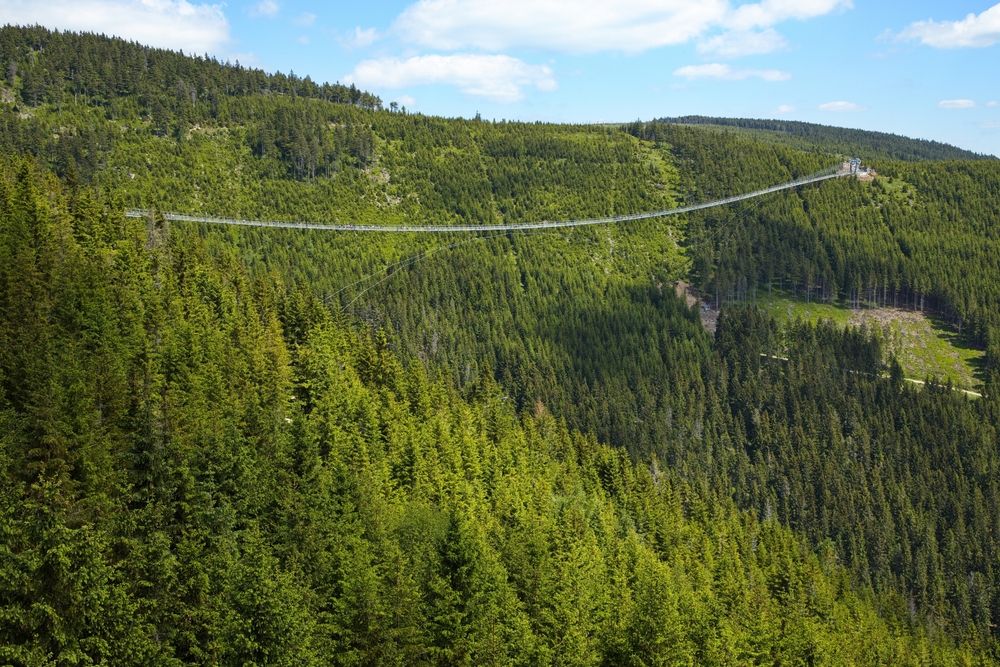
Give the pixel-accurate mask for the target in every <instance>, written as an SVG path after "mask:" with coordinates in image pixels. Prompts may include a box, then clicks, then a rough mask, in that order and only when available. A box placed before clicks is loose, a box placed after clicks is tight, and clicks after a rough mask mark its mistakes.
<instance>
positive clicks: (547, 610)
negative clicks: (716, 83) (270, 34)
mask: <svg viewBox="0 0 1000 667" xmlns="http://www.w3.org/2000/svg"><path fill="white" fill-rule="evenodd" d="M0 63H2V65H3V67H4V68H5V69H4V71H5V75H6V78H5V80H4V82H3V83H2V84H0V95H2V102H0V152H2V158H0V424H2V427H0V475H2V476H3V480H4V483H3V484H2V485H0V536H2V537H0V619H2V622H0V662H4V663H12V664H73V663H76V664H90V663H110V664H130V663H142V664H149V663H152V664H161V663H169V664H174V663H187V662H192V663H210V664H219V663H222V664H232V663H245V664H264V663H280V664H329V663H335V664H449V665H450V664H512V663H517V664H580V665H584V664H608V665H612V664H613V665H618V664H635V665H640V664H719V665H726V664H956V665H965V664H993V663H995V662H996V661H998V660H1000V643H998V634H997V630H996V624H997V622H998V621H997V619H998V618H1000V562H998V561H997V554H998V553H1000V544H998V540H1000V511H998V508H1000V447H998V443H1000V437H998V427H1000V403H998V399H997V386H998V385H997V383H998V382H1000V375H998V373H1000V369H998V367H997V363H998V359H1000V333H998V332H1000V282H998V276H1000V265H998V264H997V262H998V261H1000V260H998V259H997V258H998V257H1000V247H997V245H998V239H1000V236H998V234H1000V231H998V230H1000V226H998V222H1000V210H998V203H997V202H998V201H1000V163H998V162H997V161H996V160H980V159H972V158H974V157H977V156H972V155H966V154H963V153H962V152H961V151H959V150H958V149H954V148H952V147H948V146H944V145H940V144H936V145H929V144H928V143H927V142H917V141H913V140H908V139H904V138H901V137H891V138H886V137H885V136H882V135H879V136H876V135H875V134H874V133H857V132H847V131H841V130H836V129H832V128H825V129H822V128H818V127H809V128H799V127H785V126H781V127H778V126H776V125H773V124H772V125H769V124H766V123H761V124H753V123H747V122H743V121H734V122H732V123H724V122H722V121H720V120H719V119H711V120H712V123H711V124H710V125H702V124H698V123H695V122H692V121H691V119H687V120H685V121H684V122H683V123H673V122H661V121H656V122H650V123H643V122H637V123H633V124H628V125H624V126H622V127H608V126H588V125H579V126H570V125H551V124H541V123H493V122H483V121H480V120H461V119H452V120H449V119H441V118H434V117H427V116H422V115H419V114H410V113H406V112H405V111H402V110H393V111H389V110H385V109H382V108H381V104H380V101H379V100H378V99H377V98H376V97H374V96H372V95H370V94H368V93H365V92H363V91H358V90H357V89H353V88H346V87H344V86H339V85H330V84H316V83H314V82H312V81H310V80H309V79H308V78H299V77H296V76H294V75H290V74H289V75H280V74H265V73H263V72H259V71H255V70H251V69H247V68H244V67H241V66H238V65H230V64H223V63H219V62H216V61H214V60H213V59H211V58H199V57H189V56H184V55H182V54H175V53H171V52H167V51H161V50H155V49H149V48H146V47H143V46H141V45H137V44H132V43H127V42H123V41H121V40H116V39H108V38H105V37H100V36H93V35H76V34H71V33H56V32H50V31H47V30H44V29H41V28H12V27H7V28H3V29H0ZM722 125H732V127H722ZM847 149H850V150H847ZM855 149H857V150H855ZM855 153H858V154H862V156H863V157H865V159H866V161H868V162H870V163H871V164H872V165H873V166H874V167H875V168H876V169H877V171H878V174H879V176H878V178H876V179H875V180H874V181H871V182H859V181H857V180H853V179H837V180H834V181H830V182H825V183H822V184H818V185H815V186H809V187H805V188H800V189H797V190H794V191H790V192H786V193H779V194H774V195H769V196H768V197H766V198H763V199H759V200H753V201H750V202H744V203H741V204H738V205H735V206H733V207H730V208H725V209H713V210H709V211H704V212H699V213H695V214H691V215H689V216H687V217H684V218H682V217H675V218H668V219H664V220H650V221H644V222H637V223H629V224H624V225H618V226H610V227H600V228H587V229H576V230H559V231H556V232H545V233H532V234H527V233H525V234H493V235H473V236H462V237H458V236H445V237H443V238H429V237H422V236H395V235H392V236H391V237H382V236H379V237H373V236H365V235H361V234H351V233H345V234H323V233H319V232H316V231H308V230H277V229H265V230H261V229H247V228H238V229H236V228H219V227H210V226H207V225H199V224H194V223H167V222H165V221H164V220H163V218H162V216H160V215H158V214H154V215H152V216H150V218H149V219H129V218H126V217H124V211H125V209H126V208H130V207H139V208H149V209H154V210H157V211H177V212H185V213H207V214H215V215H230V216H241V217H251V218H263V217H268V218H275V219H288V220H315V221H324V220H331V221H332V220H338V221H343V222H359V223H367V224H385V225H392V224H401V223H404V222H405V223H408V224H419V223H431V222H433V223H435V224H442V223H445V224H446V223H449V222H455V223H458V222H461V223H473V224H475V223H490V222H499V221H534V220H543V219H549V220H556V219H561V218H570V217H578V216H592V215H605V214H611V213H627V212H636V211H643V210H652V209H661V208H667V207H670V206H672V205H678V204H681V203H686V202H692V203H693V202H697V201H702V200H707V199H711V198H714V197H718V196H726V195H729V194H735V193H739V192H744V191H749V190H752V189H754V188H757V187H761V186H765V185H771V184H774V183H779V182H783V181H786V180H789V179H790V178H793V177H797V176H801V175H804V174H808V173H811V172H814V171H816V170H818V169H821V168H824V167H828V166H830V165H832V164H836V163H839V161H840V160H842V159H843V158H844V157H845V156H847V155H852V154H855ZM678 280H685V281H688V282H691V283H692V284H694V285H695V286H697V287H698V288H699V290H700V292H701V293H702V294H703V295H704V298H705V299H706V300H708V301H711V302H713V303H715V304H718V305H719V306H722V312H721V315H720V319H719V323H718V328H717V330H716V332H715V333H714V335H713V334H709V333H707V332H706V331H705V330H704V329H703V327H702V326H701V323H700V321H699V316H698V312H697V307H695V308H691V307H689V306H688V305H687V304H686V303H685V302H684V301H683V299H681V298H680V297H678V296H677V294H676V293H675V290H674V283H675V282H676V281H678ZM768 289H781V290H785V291H788V292H791V293H797V294H799V295H800V296H801V298H803V299H812V300H822V301H827V302H833V303H844V304H848V305H852V306H864V305H874V304H888V305H895V306H898V307H906V308H914V309H918V310H920V309H923V310H926V311H928V312H933V313H934V314H935V315H936V316H937V317H940V318H942V319H943V320H945V321H947V322H949V323H951V324H952V326H954V327H955V328H956V329H958V328H959V327H961V329H962V330H963V333H964V334H966V335H968V336H970V337H972V338H973V339H974V340H975V341H976V342H977V344H979V345H981V346H982V347H983V348H984V349H986V351H987V355H986V365H985V367H984V368H983V369H981V372H982V374H983V380H984V391H983V393H984V397H983V398H982V399H981V400H969V399H968V398H966V397H965V396H963V395H962V394H959V393H956V392H952V391H950V390H949V388H948V387H947V386H941V385H939V384H936V383H934V382H933V381H932V382H931V383H930V384H929V385H928V386H926V387H925V388H917V387H914V386H913V385H911V384H908V383H906V382H904V381H903V379H902V377H901V371H900V369H899V366H898V364H897V363H896V362H895V360H894V359H892V358H891V357H890V356H889V355H888V354H887V353H886V351H885V345H884V341H882V340H881V339H880V338H879V336H878V335H877V334H876V333H875V332H872V331H867V330H857V329H849V330H841V329H838V328H835V327H834V326H832V325H826V324H820V325H807V324H797V325H792V326H787V327H782V326H779V325H778V324H776V323H775V322H774V321H773V320H770V319H769V318H768V317H767V316H765V315H764V314H763V313H762V312H761V311H759V310H757V309H756V308H755V307H754V306H753V305H752V303H749V302H750V301H752V299H751V297H752V295H753V294H754V293H755V291H759V290H768Z"/></svg>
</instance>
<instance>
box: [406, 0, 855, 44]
mask: <svg viewBox="0 0 1000 667" xmlns="http://www.w3.org/2000/svg"><path fill="white" fill-rule="evenodd" d="M851 6H852V5H851V0H761V1H760V2H755V3H748V4H743V5H740V6H738V7H735V8H733V7H732V6H731V5H730V3H729V1H728V0H698V1H695V2H692V1H691V0H616V1H615V2H608V1H607V0H576V1H575V2H573V3H567V2H566V1H565V0H503V2H498V1H497V0H418V1H417V2H416V3H414V4H413V5H411V6H410V7H409V8H407V9H406V10H405V11H404V12H403V13H402V14H401V15H400V16H399V18H398V19H397V20H396V22H395V26H394V29H395V30H396V31H397V32H398V33H399V34H400V35H401V36H402V37H403V39H405V40H406V41H409V42H412V43H415V44H418V45H421V46H425V47H429V48H433V49H441V50H455V49H466V48H475V49H482V50H487V51H501V50H505V49H510V48H517V47H529V48H539V49H548V50H553V51H568V52H574V53H594V52H600V51H624V52H632V53H634V52H640V51H646V50H648V49H652V48H657V47H661V46H669V45H675V44H683V43H687V42H689V41H691V40H693V39H698V38H701V37H703V36H705V35H706V34H709V33H710V32H712V31H714V30H724V31H729V32H731V33H732V34H730V35H728V36H727V35H725V33H724V34H723V35H720V36H719V37H720V38H721V39H719V40H718V41H715V38H712V39H711V40H709V42H708V43H707V45H706V47H705V48H706V49H707V50H709V51H710V52H719V51H725V50H726V49H727V48H728V49H731V50H732V51H733V52H734V53H741V52H745V53H744V55H748V54H749V53H763V52H765V51H762V50H761V49H763V48H765V45H766V46H768V47H769V48H770V49H771V50H773V49H774V48H775V44H779V45H781V44H783V43H784V42H783V40H781V38H780V36H778V35H776V34H775V33H773V32H769V31H768V30H767V29H768V28H771V27H772V26H774V25H777V24H778V23H781V22H782V21H788V20H804V19H810V18H815V17H818V16H822V15H824V14H828V13H830V12H832V11H834V10H837V9H846V8H850V7H851ZM730 43H732V44H735V45H737V46H729V44H730ZM739 45H741V47H742V48H740V46H739ZM734 57H735V56H734Z"/></svg>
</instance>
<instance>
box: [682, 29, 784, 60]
mask: <svg viewBox="0 0 1000 667" xmlns="http://www.w3.org/2000/svg"><path fill="white" fill-rule="evenodd" d="M787 45H788V44H787V42H786V41H785V38H784V37H782V36H781V35H780V34H778V32H777V31H776V30H774V29H773V28H768V29H766V30H729V31H727V32H724V33H721V34H719V35H715V36H714V37H710V38H708V39H705V40H703V41H702V42H700V43H699V44H698V53H706V54H712V55H715V56H718V57H720V58H742V57H743V56H753V55H759V54H762V53H772V52H774V51H778V50H780V49H783V48H785V47H786V46H787Z"/></svg>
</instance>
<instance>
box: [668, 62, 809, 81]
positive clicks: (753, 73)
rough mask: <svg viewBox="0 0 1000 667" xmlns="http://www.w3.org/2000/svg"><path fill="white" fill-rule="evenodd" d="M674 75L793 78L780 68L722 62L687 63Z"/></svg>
mask: <svg viewBox="0 0 1000 667" xmlns="http://www.w3.org/2000/svg"><path fill="white" fill-rule="evenodd" d="M674 76H680V77H684V78H685V79H722V80H724V81H742V80H744V79H763V80H764V81H787V80H788V79H790V78H792V75H791V74H789V73H788V72H783V71H781V70H778V69H733V68H732V67H730V66H729V65H725V64H722V63H709V64H706V65H685V66H684V67H678V68H677V69H675V70H674Z"/></svg>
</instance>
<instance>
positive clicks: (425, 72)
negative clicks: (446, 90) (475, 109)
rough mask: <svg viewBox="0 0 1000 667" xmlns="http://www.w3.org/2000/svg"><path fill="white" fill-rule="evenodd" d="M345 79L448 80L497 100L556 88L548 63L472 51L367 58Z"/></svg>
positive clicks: (374, 83)
mask: <svg viewBox="0 0 1000 667" xmlns="http://www.w3.org/2000/svg"><path fill="white" fill-rule="evenodd" d="M345 80H346V81H347V82H348V83H356V84H358V85H360V86H363V87H366V88H375V89H378V88H408V87H411V86H419V85H428V84H446V85H452V86H455V87H457V88H458V89H459V90H461V91H462V92H463V93H466V94H468V95H475V96H478V97H485V98H488V99H491V100H495V101H498V102H515V101H517V100H519V99H521V98H523V97H524V89H525V88H535V89H537V90H541V91H550V90H555V88H556V80H555V78H554V77H553V75H552V70H551V69H550V68H549V67H547V66H545V65H531V64H528V63H526V62H524V61H522V60H519V59H517V58H513V57H511V56H506V55H482V54H470V53H456V54H451V55H424V56H413V57H411V58H406V59H405V60H401V59H398V58H376V59H371V60H364V61H362V62H360V63H358V65H357V66H356V67H355V68H354V71H353V72H351V73H350V74H348V75H347V76H346V77H345Z"/></svg>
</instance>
